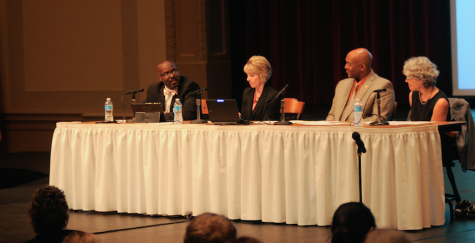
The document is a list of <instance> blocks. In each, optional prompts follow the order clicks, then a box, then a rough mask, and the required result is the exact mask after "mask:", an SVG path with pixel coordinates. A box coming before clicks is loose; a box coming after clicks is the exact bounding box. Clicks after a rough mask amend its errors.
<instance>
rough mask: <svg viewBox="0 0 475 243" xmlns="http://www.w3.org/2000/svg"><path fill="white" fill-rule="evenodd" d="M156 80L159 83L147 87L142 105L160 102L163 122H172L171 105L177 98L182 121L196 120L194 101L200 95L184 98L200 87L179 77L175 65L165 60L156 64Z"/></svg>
mask: <svg viewBox="0 0 475 243" xmlns="http://www.w3.org/2000/svg"><path fill="white" fill-rule="evenodd" d="M158 79H159V80H160V81H161V82H158V83H153V84H151V85H150V86H149V87H148V90H147V98H146V99H145V100H144V101H143V103H154V102H160V103H161V104H162V107H163V110H164V113H165V114H164V116H165V120H167V121H173V118H174V114H173V105H174V104H175V99H176V98H179V99H180V102H181V104H182V106H183V108H182V110H183V119H184V120H193V119H196V99H200V98H201V95H200V94H192V95H189V96H188V97H186V96H187V94H189V93H190V92H193V91H196V90H199V89H200V86H199V85H198V84H197V83H195V82H193V81H191V80H190V79H188V78H187V77H185V76H181V77H180V73H179V72H178V69H177V68H176V66H175V64H174V63H173V62H170V61H167V60H165V61H163V62H161V63H160V64H158ZM185 97H186V98H185Z"/></svg>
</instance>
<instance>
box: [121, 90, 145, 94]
mask: <svg viewBox="0 0 475 243" xmlns="http://www.w3.org/2000/svg"><path fill="white" fill-rule="evenodd" d="M138 92H143V89H138V90H134V91H129V92H127V93H125V94H124V95H128V94H134V93H138Z"/></svg>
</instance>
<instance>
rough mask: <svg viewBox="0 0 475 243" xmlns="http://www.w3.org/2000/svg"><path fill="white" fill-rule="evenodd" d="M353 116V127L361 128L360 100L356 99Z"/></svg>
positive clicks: (361, 107)
mask: <svg viewBox="0 0 475 243" xmlns="http://www.w3.org/2000/svg"><path fill="white" fill-rule="evenodd" d="M353 109H354V111H353V112H354V115H355V121H354V123H355V127H361V126H363V121H362V120H363V119H362V116H363V104H361V102H360V99H356V102H355V105H354V106H353Z"/></svg>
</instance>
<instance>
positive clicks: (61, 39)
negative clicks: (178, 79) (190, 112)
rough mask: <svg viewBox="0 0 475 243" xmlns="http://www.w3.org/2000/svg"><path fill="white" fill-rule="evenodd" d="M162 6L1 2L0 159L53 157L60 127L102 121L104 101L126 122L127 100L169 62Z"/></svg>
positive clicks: (110, 0)
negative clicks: (5, 155) (0, 155)
mask: <svg viewBox="0 0 475 243" xmlns="http://www.w3.org/2000/svg"><path fill="white" fill-rule="evenodd" d="M164 6H165V3H164V0H140V1H137V0H122V1H117V0H101V1H96V0H69V1H63V0H35V1H17V0H0V58H1V59H0V82H1V95H2V97H1V103H0V105H2V104H3V105H2V107H1V109H2V111H3V115H2V121H1V123H2V134H3V138H2V141H1V142H0V151H3V152H5V151H8V152H17V151H49V149H50V146H51V136H52V131H53V130H54V124H55V122H57V121H62V120H66V121H67V120H82V119H83V117H84V116H85V117H94V118H97V117H101V116H102V114H103V109H104V102H105V99H106V97H111V98H112V101H113V102H114V105H115V106H114V108H115V109H114V113H115V116H122V114H123V113H122V109H121V106H120V97H121V95H122V94H123V93H124V92H126V91H129V90H135V89H139V88H145V89H146V88H147V87H148V85H150V84H151V83H153V82H156V81H157V71H156V65H157V63H158V62H159V61H161V60H164V59H165V58H166V56H167V53H166V39H165V37H166V34H165V9H164V8H165V7H164ZM144 98H145V96H144V95H143V94H138V95H137V100H139V101H141V100H143V99H144ZM124 101H125V103H126V104H129V103H130V96H126V97H125V98H124ZM126 107H127V109H128V110H130V109H129V105H126Z"/></svg>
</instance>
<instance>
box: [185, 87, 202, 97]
mask: <svg viewBox="0 0 475 243" xmlns="http://www.w3.org/2000/svg"><path fill="white" fill-rule="evenodd" d="M207 90H208V89H207V88H202V89H197V90H195V91H192V92H190V93H188V94H187V95H186V96H185V99H186V98H188V96H190V95H193V94H201V93H202V92H205V91H207Z"/></svg>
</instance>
